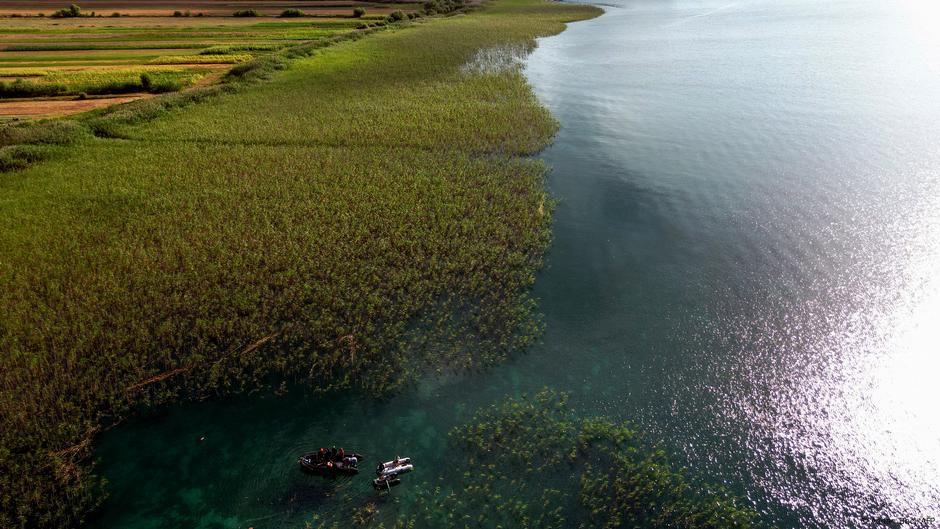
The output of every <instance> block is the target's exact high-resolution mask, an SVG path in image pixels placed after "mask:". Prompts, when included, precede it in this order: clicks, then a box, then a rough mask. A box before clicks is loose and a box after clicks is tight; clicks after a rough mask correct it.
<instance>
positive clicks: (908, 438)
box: [93, 0, 940, 528]
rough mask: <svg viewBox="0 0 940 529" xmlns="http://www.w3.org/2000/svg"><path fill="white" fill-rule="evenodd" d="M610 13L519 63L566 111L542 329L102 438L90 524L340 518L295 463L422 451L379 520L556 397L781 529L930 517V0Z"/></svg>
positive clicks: (292, 523)
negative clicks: (501, 425) (482, 421)
mask: <svg viewBox="0 0 940 529" xmlns="http://www.w3.org/2000/svg"><path fill="white" fill-rule="evenodd" d="M604 7H605V9H606V10H607V14H606V15H604V16H603V17H600V18H598V19H594V20H591V21H586V22H581V23H577V24H573V25H571V26H570V27H569V29H568V30H567V31H565V32H564V33H562V34H561V35H559V36H557V37H552V38H548V39H543V40H541V41H540V44H539V48H538V49H537V50H536V52H535V53H534V54H533V55H531V56H530V57H529V60H528V62H527V66H526V73H527V75H528V76H529V78H530V80H531V82H532V84H533V86H534V87H535V89H536V92H537V93H538V95H539V97H540V98H541V99H542V101H543V102H544V103H545V104H546V105H548V106H549V107H550V108H551V110H552V112H553V113H554V114H555V115H556V116H557V117H558V119H559V120H560V121H561V123H562V127H563V128H562V130H561V132H560V134H559V135H558V137H557V140H556V142H555V144H554V146H553V147H552V148H550V149H548V150H547V151H546V152H545V153H544V154H543V158H544V159H545V160H546V161H547V163H549V164H550V165H551V166H553V167H554V171H553V173H552V175H551V176H550V181H549V185H550V188H551V191H552V193H553V194H554V195H555V196H556V197H557V198H558V199H559V201H560V203H559V206H558V208H557V210H556V214H555V242H554V245H553V247H552V249H551V251H550V254H549V256H548V259H547V266H546V268H545V270H544V271H543V272H542V273H541V274H540V276H539V279H538V281H537V285H536V294H537V296H538V298H539V299H540V303H541V310H542V311H543V312H544V314H545V322H546V332H545V335H544V340H543V343H542V344H541V345H539V346H537V347H535V348H533V350H531V351H529V352H528V353H527V354H526V355H524V356H520V357H518V358H516V359H515V360H513V361H511V362H509V363H508V364H507V365H504V366H501V367H498V368H496V369H494V370H493V371H491V372H489V373H484V374H478V375H470V376H466V377H462V378H459V379H450V380H432V381H424V382H422V383H421V384H420V385H419V386H418V387H417V388H414V389H413V390H411V391H409V392H407V393H405V394H403V395H400V396H398V397H396V398H394V399H391V400H389V401H384V402H373V401H371V400H370V399H367V398H362V397H359V396H355V395H345V396H343V397H339V398H332V399H322V398H311V397H305V396H303V395H299V394H296V392H295V393H290V394H288V395H285V396H281V397H276V396H266V397H259V396H244V397H239V398H236V399H232V400H228V401H225V402H208V403H199V404H193V405H187V406H182V407H174V408H171V409H167V410H162V411H160V412H158V413H156V414H154V415H151V416H148V417H146V418H143V419H139V420H136V421H132V422H131V423H129V424H127V425H124V426H122V427H120V428H117V429H115V430H113V431H111V432H109V433H107V434H106V435H104V436H103V438H102V439H101V441H100V443H99V447H98V451H97V456H98V457H100V458H101V459H102V462H101V465H100V467H99V470H100V471H101V473H103V474H104V475H105V476H106V477H107V478H108V479H109V481H110V490H111V492H112V496H111V499H110V500H109V502H108V503H107V504H106V506H105V509H104V512H103V513H102V514H101V515H100V517H99V518H98V519H97V520H94V523H93V525H95V526H99V527H109V528H164V527H166V528H170V527H173V528H177V527H193V528H209V527H232V528H235V527H248V526H249V525H252V526H254V527H256V528H261V527H300V526H302V525H303V521H304V520H309V519H310V518H311V515H312V513H315V512H322V511H335V510H343V509H352V508H355V507H357V506H359V505H361V504H362V503H363V502H365V501H368V500H369V499H370V498H372V497H373V494H372V491H371V488H370V487H369V484H368V480H367V479H366V478H365V477H363V476H360V477H359V478H358V479H355V480H345V481H343V480H340V481H337V482H334V483H327V482H325V481H322V480H317V479H315V478H309V477H306V476H303V475H301V474H300V473H299V472H298V471H297V469H296V463H295V459H296V457H297V455H298V454H300V453H301V452H304V451H307V450H309V449H313V448H316V447H319V446H320V445H322V444H326V443H329V442H330V441H331V440H337V442H342V443H344V444H345V446H346V447H347V448H350V447H355V448H357V449H358V450H360V451H362V452H364V453H366V454H367V455H369V456H370V457H369V458H367V460H368V461H372V460H373V459H378V458H380V457H385V456H392V455H394V454H395V453H401V454H403V455H410V456H412V457H414V458H415V459H416V464H417V465H416V466H417V470H416V471H415V472H414V473H413V474H411V475H409V476H408V478H409V479H408V480H407V481H406V482H405V484H404V485H403V486H402V487H399V488H398V489H396V490H395V491H394V492H395V495H394V496H395V497H394V499H393V500H390V501H389V502H388V503H387V504H383V505H381V506H380V509H381V511H382V512H381V514H380V515H381V516H389V517H390V519H391V517H392V516H393V515H394V513H395V512H396V510H400V509H408V508H413V507H415V506H413V505H412V504H411V503H409V497H408V494H409V485H411V484H412V483H416V482H418V481H419V480H423V479H433V478H434V477H435V476H436V475H437V474H438V473H439V472H440V469H441V468H443V466H444V465H446V464H447V454H446V433H447V431H448V430H449V429H450V428H451V427H452V426H454V425H455V424H459V423H461V422H463V421H465V420H467V419H469V418H470V417H471V416H472V414H473V412H474V410H475V409H476V408H477V407H479V406H481V405H485V404H488V403H491V402H495V401H498V400H500V399H501V398H503V397H505V396H506V395H518V394H520V393H523V392H528V391H533V390H537V389H539V388H541V387H543V386H550V387H553V388H556V389H560V390H565V391H570V392H571V393H572V395H573V401H574V403H575V406H576V407H577V408H578V409H579V410H581V411H582V412H583V413H585V414H590V415H607V416H610V417H614V418H618V419H630V420H633V421H636V422H638V423H639V424H641V425H642V426H643V427H644V428H645V429H647V430H648V431H649V432H650V435H651V436H652V437H653V438H654V439H658V440H660V441H662V442H663V443H664V444H665V445H666V446H667V447H669V448H670V449H671V450H672V451H673V454H674V456H673V459H674V460H675V461H676V463H677V464H684V465H687V466H688V467H689V468H690V469H691V471H692V472H693V473H695V474H697V475H700V476H702V477H705V478H707V479H709V480H713V481H720V482H723V483H725V484H726V485H727V486H728V487H730V488H731V489H733V490H736V491H738V492H740V493H741V494H744V495H746V496H747V497H748V498H749V499H750V501H751V502H752V503H753V505H754V506H756V507H757V508H758V509H759V510H760V511H761V512H762V513H763V519H764V520H765V521H766V522H768V523H773V524H776V525H778V526H779V527H833V528H841V527H878V526H884V527H901V526H903V525H901V524H903V523H907V524H908V525H907V526H913V525H912V524H914V523H916V522H918V521H922V522H925V523H932V525H930V527H935V526H940V381H938V380H937V379H938V375H940V32H938V31H937V28H938V27H940V7H935V5H934V2H930V1H926V0H925V1H923V2H913V1H910V2H904V1H895V2H888V1H884V0H856V1H838V0H835V1H826V2H819V1H817V0H766V1H764V0H742V1H733V0H725V1H711V0H694V1H693V0H643V1H630V0H622V1H619V2H613V3H609V4H605V5H604ZM201 436H205V438H206V440H205V441H204V442H202V443H197V442H196V440H197V439H198V438H199V437H201ZM929 518H933V519H934V521H933V522H930V521H929V520H926V519H929ZM887 522H892V523H894V525H890V524H888V523H887Z"/></svg>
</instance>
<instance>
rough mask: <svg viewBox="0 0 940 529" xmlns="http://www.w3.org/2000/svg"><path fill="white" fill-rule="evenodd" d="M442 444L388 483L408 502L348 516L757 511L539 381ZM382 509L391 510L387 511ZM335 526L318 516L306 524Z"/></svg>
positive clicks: (618, 517)
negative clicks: (411, 474)
mask: <svg viewBox="0 0 940 529" xmlns="http://www.w3.org/2000/svg"><path fill="white" fill-rule="evenodd" d="M450 445H451V448H452V454H453V457H452V463H453V464H452V465H451V466H450V468H449V469H448V470H447V471H446V472H445V474H444V475H443V476H442V477H441V478H440V479H439V480H438V481H433V482H425V483H423V484H420V485H416V486H415V489H416V490H413V491H407V489H402V491H403V492H400V493H399V492H398V491H396V493H397V495H398V496H405V495H413V496H414V497H413V498H410V499H409V501H407V503H405V502H404V501H402V502H397V501H391V502H376V503H370V504H367V505H365V506H364V507H362V508H361V509H360V510H359V511H357V516H356V522H357V524H358V525H359V526H362V527H373V528H378V527H387V528H395V529H404V528H425V527H426V528H440V529H445V528H453V529H457V528H461V529H463V528H477V527H479V528H494V527H497V528H498V527H503V528H542V529H569V528H579V529H589V528H614V527H663V528H674V529H745V528H750V527H755V524H756V522H755V521H756V518H757V512H756V511H754V510H753V509H752V508H750V507H749V506H747V503H746V502H745V501H744V500H743V499H742V498H740V497H737V496H735V495H734V494H731V493H729V492H728V491H726V490H724V489H722V488H721V487H717V486H713V485H709V484H704V483H701V482H698V481H696V480H694V479H693V478H692V477H690V476H689V475H687V473H686V472H685V471H684V470H681V469H677V468H675V467H674V466H672V465H671V464H670V463H669V460H668V457H667V455H666V453H665V452H664V451H663V450H661V449H658V448H657V447H656V446H655V445H653V444H651V443H650V441H649V440H648V439H646V438H645V437H644V436H643V435H642V434H641V433H639V431H638V430H637V429H636V428H635V427H634V426H633V425H631V424H629V423H617V422H614V421H611V420H609V419H606V418H603V417H589V418H585V417H580V416H578V414H577V413H576V412H575V410H573V409H572V408H571V407H570V406H569V405H568V397H567V395H566V394H565V393H559V392H555V391H552V390H547V389H546V390H542V391H540V392H539V393H536V394H534V395H531V396H523V397H521V398H518V399H515V398H509V399H507V400H505V401H503V402H502V403H499V404H496V405H493V406H491V407H488V408H484V409H482V410H480V411H479V412H477V414H476V415H475V416H474V418H473V419H472V420H470V421H469V422H468V423H466V424H465V425H463V426H458V427H456V428H454V429H453V430H452V431H451V432H450ZM410 485H411V484H409V486H410ZM406 491H407V492H406ZM385 510H395V511H398V512H396V513H392V515H391V516H389V515H386V514H389V513H383V512H382V511H385ZM404 511H407V512H404ZM343 526H344V523H343V522H342V521H337V520H332V519H325V518H315V519H314V521H313V522H311V523H310V524H309V527H316V528H330V529H332V528H338V527H343Z"/></svg>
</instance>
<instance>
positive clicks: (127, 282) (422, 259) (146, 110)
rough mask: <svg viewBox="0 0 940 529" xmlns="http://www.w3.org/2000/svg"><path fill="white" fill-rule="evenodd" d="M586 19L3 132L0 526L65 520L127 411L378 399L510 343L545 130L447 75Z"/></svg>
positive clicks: (317, 66) (382, 43) (340, 55)
mask: <svg viewBox="0 0 940 529" xmlns="http://www.w3.org/2000/svg"><path fill="white" fill-rule="evenodd" d="M596 12H597V11H596V10H594V9H592V8H587V7H581V6H570V5H556V4H549V3H543V2H539V1H536V0H501V1H500V2H499V3H496V4H494V5H492V6H490V7H488V8H487V9H485V10H481V11H479V12H477V13H475V14H473V15H472V16H457V17H452V18H447V19H444V20H435V21H432V22H427V23H425V22H422V23H408V22H402V23H399V24H394V25H392V26H390V27H392V28H393V29H391V30H389V29H385V30H381V31H373V30H366V31H357V32H353V33H351V34H348V35H345V36H337V37H331V39H336V40H332V41H329V40H328V39H325V40H324V41H319V42H315V43H309V44H305V45H302V46H298V47H294V48H289V49H286V50H283V51H280V52H276V53H274V54H272V55H268V56H265V57H260V58H257V59H254V60H252V61H249V62H246V63H243V65H240V66H238V67H236V68H244V71H242V73H241V77H242V78H244V79H247V80H249V81H250V80H252V79H260V78H263V77H271V80H270V81H269V82H265V83H254V84H252V83H249V84H245V83H241V84H239V83H236V82H229V83H227V84H222V85H217V86H211V87H205V88H196V89H194V90H192V91H186V92H180V93H176V94H170V95H168V96H165V97H163V96H162V97H158V98H153V99H150V100H142V101H138V102H135V103H133V104H129V105H122V106H119V107H116V108H113V109H108V110H104V111H101V112H98V113H95V114H94V115H92V116H89V117H85V118H82V119H81V120H79V121H75V122H74V123H76V124H75V125H68V126H65V127H66V128H64V129H56V128H55V126H52V125H49V127H50V128H49V129H48V130H44V131H38V130H33V131H25V129H24V130H16V131H14V132H10V133H9V141H10V142H19V143H18V144H16V145H13V144H11V145H7V146H6V147H2V148H0V149H4V151H3V152H2V153H0V159H2V160H6V159H9V160H12V161H11V162H10V163H19V162H17V161H16V160H28V159H29V158H30V157H34V156H42V157H44V158H48V159H47V160H46V161H43V162H41V163H38V164H36V165H33V166H30V167H29V168H27V169H25V170H21V171H18V172H12V173H5V174H0V196H3V200H2V201H0V215H2V216H3V218H4V219H5V222H4V223H2V224H0V283H2V284H3V285H4V288H3V289H0V306H2V307H3V310H2V311H0V352H2V354H0V420H2V424H0V526H3V527H64V526H75V525H77V524H79V523H80V522H81V520H82V519H83V516H84V514H85V513H87V512H88V509H90V508H93V507H94V506H95V505H96V504H97V502H98V501H100V498H101V495H100V491H101V486H102V481H101V480H100V478H98V477H96V476H95V475H94V474H93V469H92V467H90V466H89V464H88V459H87V458H88V455H89V443H90V440H91V439H92V438H93V436H94V434H95V433H96V432H97V431H98V430H99V429H100V428H101V427H102V426H107V425H109V424H112V423H113V422H114V421H116V420H119V419H120V418H121V417H123V416H126V415H127V414H128V413H130V412H131V411H132V410H134V409H139V408H141V407H148V406H156V405H160V404H164V403H168V402H174V401H177V400H179V399H180V398H190V397H205V396H211V395H218V394H226V393H230V392H234V391H240V390H253V389H257V388H259V387H265V386H266V385H267V384H269V383H271V381H272V380H283V379H292V380H297V381H306V382H307V383H308V384H309V385H310V386H311V387H314V388H317V389H321V390H325V389H338V388H351V387H355V388H360V389H362V390H365V391H368V392H371V393H374V394H377V395H380V394H387V393H388V392H390V391H394V390H395V389H397V388H398V387H400V386H401V385H403V384H409V383H411V382H412V381H413V380H415V378H416V377H418V376H421V375H422V374H424V373H428V372H444V371H461V370H465V369H478V368H485V367H487V366H490V365H492V364H493V363H495V362H498V361H500V360H502V359H503V358H505V357H506V355H508V354H510V353H511V352H513V351H516V350H518V349H520V348H523V347H525V346H526V345H528V344H529V343H531V341H532V340H533V339H534V337H535V336H536V333H537V330H538V327H539V322H538V319H537V317H536V315H535V312H534V301H533V300H532V299H531V297H530V295H529V294H528V287H529V286H530V285H531V284H532V282H533V280H534V273H535V271H536V270H537V269H538V267H539V266H540V263H541V258H542V255H543V252H544V250H545V248H546V246H547V244H548V241H549V237H550V233H549V211H550V202H551V201H550V200H549V198H548V197H547V196H546V193H545V190H544V174H545V170H546V169H545V167H544V166H543V165H542V164H540V163H539V162H536V161H533V160H530V159H527V158H525V156H527V155H529V154H532V153H534V152H537V151H538V150H539V149H541V148H542V147H544V146H545V145H546V143H547V142H548V141H549V140H550V138H551V137H552V135H553V134H554V132H555V130H556V128H557V124H556V123H555V121H554V120H553V119H552V117H551V116H550V115H549V114H548V112H547V111H546V110H545V109H544V108H543V107H541V106H540V105H539V103H538V101H537V100H536V98H535V96H534V95H533V93H532V91H531V90H530V88H529V87H528V86H527V84H526V82H525V79H524V78H523V77H522V75H521V74H520V73H519V72H518V71H502V72H496V73H486V74H479V75H468V74H466V73H462V72H461V71H460V67H461V65H463V64H466V63H467V62H468V61H470V60H472V58H473V57H474V54H475V53H477V51H478V50H480V49H484V48H491V47H496V46H504V45H531V43H532V41H533V39H534V38H535V37H536V36H540V35H548V34H552V33H557V32H558V31H561V30H562V29H563V27H564V26H563V22H565V21H569V20H575V19H578V18H585V17H588V16H592V15H594V14H596ZM367 34H368V35H370V37H369V38H367V39H364V38H361V37H362V36H364V35H367ZM526 43H529V44H526ZM330 44H332V45H331V46H330ZM324 46H328V47H324ZM194 101H203V102H204V103H203V104H200V105H192V104H191V103H192V102H194ZM69 127H74V128H69ZM92 133H94V135H95V136H97V137H92V136H91V134H92ZM57 138H58V139H57ZM105 138H121V139H120V140H116V139H105ZM5 141H6V140H5ZM8 148H9V149H11V150H9V151H7V150H6V149H8ZM13 150H16V152H13ZM64 153H67V155H66V154H64ZM50 156H51V157H50ZM3 163H6V162H3ZM389 370H395V371H396V372H397V373H399V376H396V377H393V378H389V377H387V376H381V375H382V374H384V373H387V372H389Z"/></svg>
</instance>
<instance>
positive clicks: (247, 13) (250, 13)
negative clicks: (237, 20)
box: [232, 9, 258, 17]
mask: <svg viewBox="0 0 940 529" xmlns="http://www.w3.org/2000/svg"><path fill="white" fill-rule="evenodd" d="M232 16H233V17H256V16H258V12H257V11H255V10H254V9H240V10H238V11H236V12H234V13H232Z"/></svg>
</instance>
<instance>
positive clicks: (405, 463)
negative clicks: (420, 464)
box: [297, 446, 414, 490]
mask: <svg viewBox="0 0 940 529" xmlns="http://www.w3.org/2000/svg"><path fill="white" fill-rule="evenodd" d="M361 460H362V456H361V455H359V454H354V453H348V452H346V450H345V449H343V448H339V449H337V448H336V447H335V446H334V447H332V448H330V449H329V450H327V449H326V448H320V449H319V450H317V451H316V452H310V453H309V454H305V455H302V456H300V458H299V459H298V460H297V462H298V463H300V467H301V469H303V470H304V471H305V472H308V473H310V474H314V475H318V476H337V475H356V474H358V473H359V461H361ZM412 470H414V465H412V464H411V458H410V457H400V456H395V459H392V460H391V461H386V462H384V463H379V465H378V467H377V468H376V469H375V475H376V476H377V477H376V478H375V479H374V480H372V486H373V487H375V489H376V490H389V489H391V487H394V486H396V485H399V484H401V477H400V475H401V474H404V473H406V472H411V471H412Z"/></svg>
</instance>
